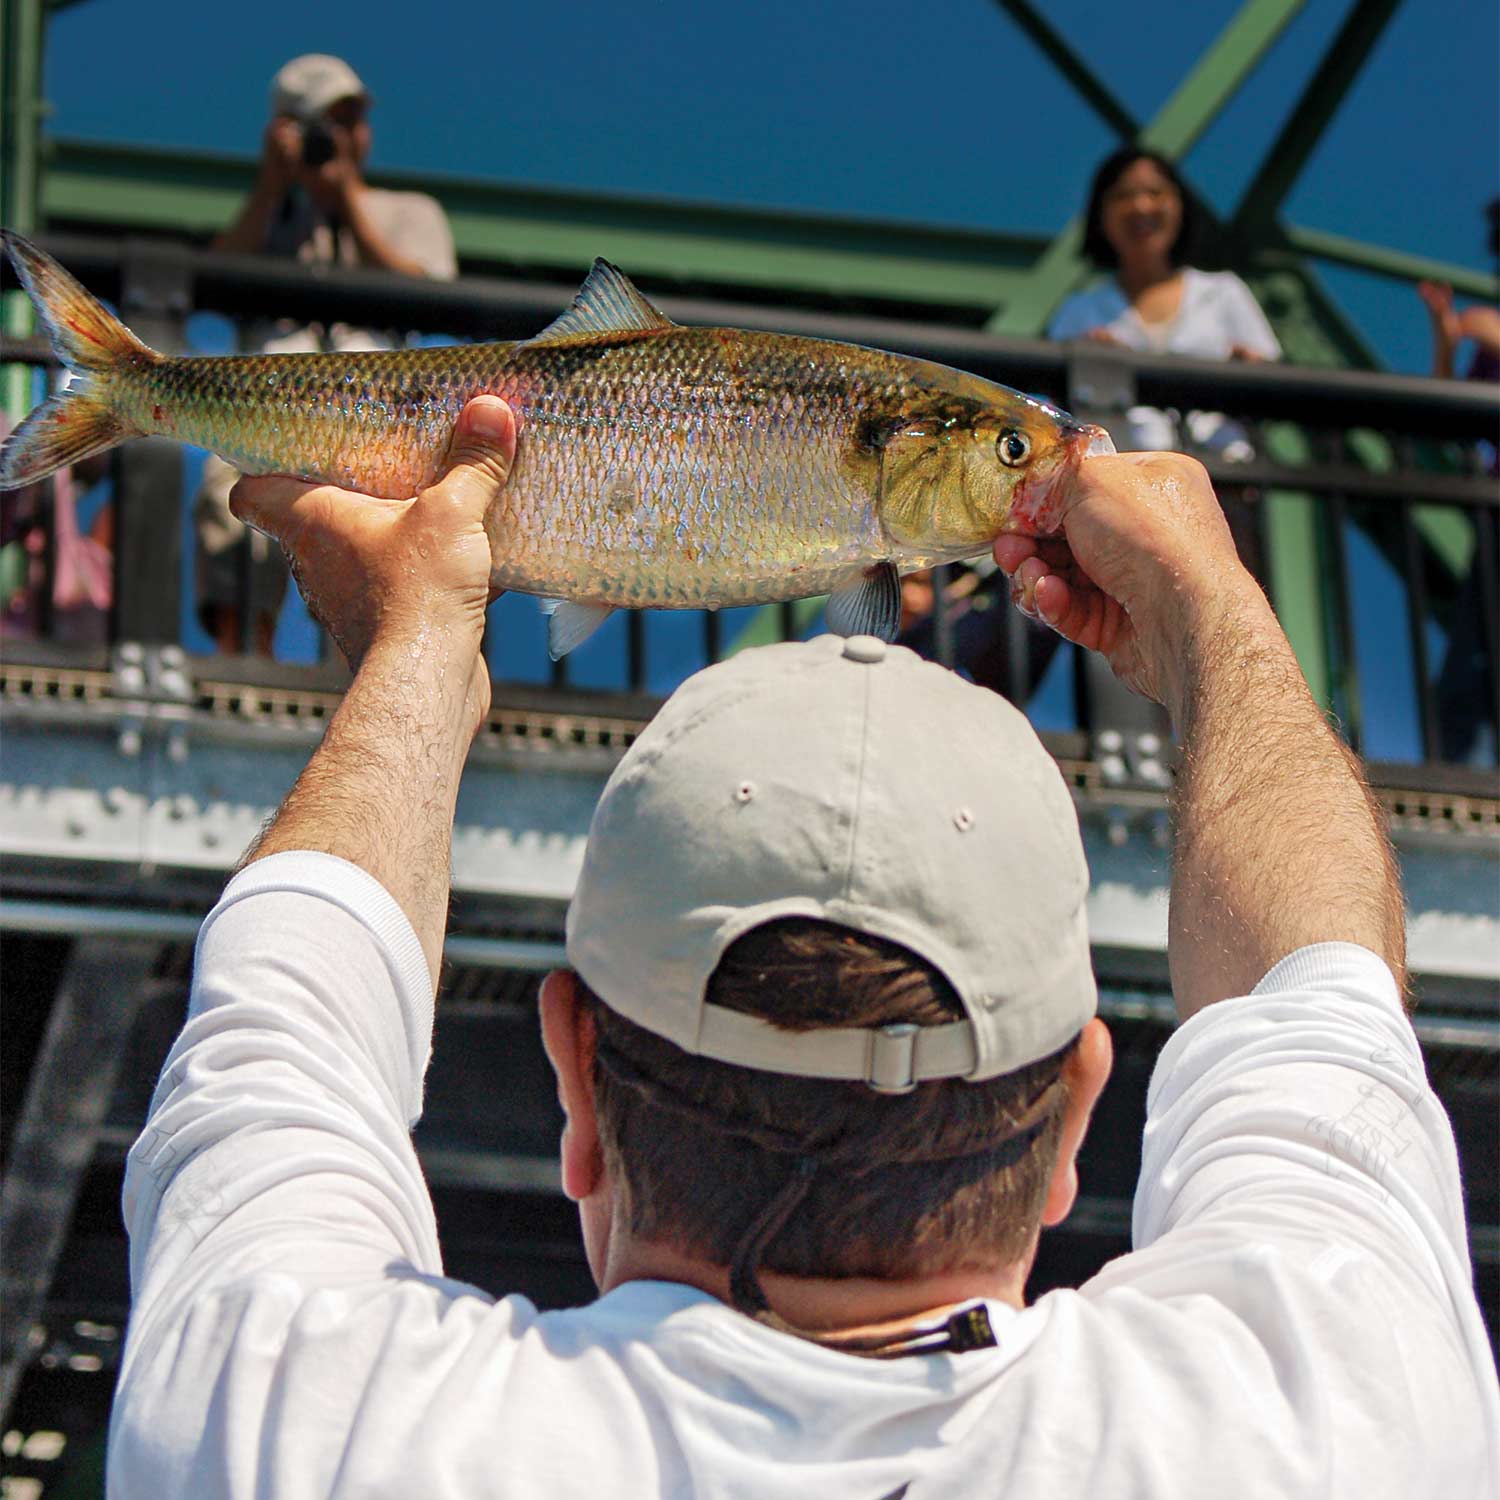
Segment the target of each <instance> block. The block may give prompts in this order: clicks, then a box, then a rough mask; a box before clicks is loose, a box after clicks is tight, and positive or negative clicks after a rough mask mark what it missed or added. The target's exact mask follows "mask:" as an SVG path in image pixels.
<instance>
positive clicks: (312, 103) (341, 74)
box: [271, 52, 370, 121]
mask: <svg viewBox="0 0 1500 1500" xmlns="http://www.w3.org/2000/svg"><path fill="white" fill-rule="evenodd" d="M369 97H370V91H369V90H368V89H367V88H366V87H365V86H364V84H363V83H362V82H361V81H360V77H359V74H358V73H356V72H355V71H354V69H353V68H351V67H350V66H349V64H348V63H346V62H345V61H344V60H343V58H341V57H329V56H328V54H327V53H325V52H308V53H305V54H304V55H303V56H301V57H294V58H293V59H292V60H291V61H290V62H289V63H287V64H285V65H284V66H283V67H282V69H281V71H280V72H279V73H278V74H277V75H276V76H275V77H274V78H273V79H272V80H271V113H272V114H273V115H294V116H296V118H297V119H299V120H303V121H310V120H316V119H317V118H318V116H319V115H321V114H322V113H323V111H324V110H325V109H327V108H328V107H329V105H331V104H337V103H338V102H339V100H340V99H368V98H369Z"/></svg>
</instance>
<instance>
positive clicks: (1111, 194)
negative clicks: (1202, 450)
mask: <svg viewBox="0 0 1500 1500" xmlns="http://www.w3.org/2000/svg"><path fill="white" fill-rule="evenodd" d="M1195 220H1196V214H1195V210H1194V205H1193V200H1192V196H1191V194H1189V193H1188V191H1187V189H1186V187H1185V186H1184V184H1183V181H1182V179H1181V177H1179V176H1178V174H1177V170H1176V168H1175V167H1174V166H1173V165H1172V163H1171V162H1170V161H1168V160H1167V158H1166V157H1164V156H1160V155H1158V154H1157V153H1156V152H1154V151H1146V150H1142V149H1141V148H1140V147H1138V146H1126V147H1123V148H1122V149H1121V150H1119V151H1116V152H1114V153H1113V154H1112V155H1111V156H1109V157H1107V158H1106V159H1105V160H1104V161H1103V162H1102V163H1101V164H1100V166H1099V169H1098V170H1097V171H1096V172H1095V173H1094V181H1093V184H1092V186H1091V187H1090V189H1089V200H1088V209H1087V212H1086V215H1085V229H1084V251H1085V253H1086V254H1087V255H1088V256H1089V258H1090V259H1091V260H1092V261H1093V262H1094V264H1095V265H1096V266H1098V267H1099V268H1100V269H1101V270H1107V271H1113V273H1114V274H1113V276H1112V277H1110V279H1109V280H1107V281H1104V282H1101V283H1100V284H1099V285H1098V286H1095V287H1092V288H1090V289H1089V290H1087V291H1084V292H1080V293H1079V294H1078V295H1077V296H1074V297H1070V298H1069V299H1068V300H1067V301H1066V302H1064V303H1063V305H1062V307H1061V308H1060V309H1059V310H1058V312H1057V316H1056V317H1055V318H1054V319H1053V320H1052V325H1051V327H1050V328H1049V329H1048V333H1049V334H1050V336H1051V337H1053V338H1055V339H1074V338H1088V339H1093V340H1095V341H1096V342H1099V343H1104V344H1118V345H1121V346H1123V347H1125V348H1127V349H1136V350H1139V351H1140V352H1142V353H1151V354H1185V355H1190V356H1193V357H1195V358H1198V359H1245V360H1261V359H1279V358H1280V357H1281V345H1280V344H1279V343H1277V341H1276V335H1275V334H1274V333H1272V331H1271V325H1270V324H1269V323H1268V322H1267V321H1266V315H1265V314H1264V313H1263V312H1262V311H1261V310H1260V306H1259V304H1258V303H1257V302H1256V300H1255V296H1254V294H1253V293H1252V292H1251V290H1250V288H1249V287H1247V286H1246V285H1245V283H1244V282H1243V281H1241V280H1240V278H1239V277H1238V276H1236V275H1235V274H1234V272H1233V271H1200V270H1198V269H1197V268H1196V267H1194V266H1192V265H1189V264H1188V263H1187V262H1188V259H1189V257H1190V255H1191V253H1192V250H1193V236H1194V231H1195V228H1196V223H1195ZM1185 426H1186V428H1187V433H1186V436H1187V437H1189V438H1190V439H1191V440H1192V441H1193V442H1194V443H1196V444H1198V445H1200V446H1207V447H1212V448H1217V449H1220V450H1222V451H1224V452H1225V453H1226V454H1234V453H1236V452H1237V451H1238V449H1237V445H1239V446H1243V445H1244V444H1245V438H1244V433H1243V430H1242V429H1241V428H1240V427H1239V426H1238V425H1237V424H1235V423H1232V422H1228V421H1226V420H1225V419H1224V417H1223V416H1222V415H1220V414H1219V413H1217V412H1190V413H1189V414H1188V417H1187V419H1186V423H1185ZM1124 436H1125V443H1124V445H1123V446H1126V447H1129V448H1136V449H1146V448H1175V447H1177V446H1178V445H1179V442H1180V441H1181V438H1180V436H1179V434H1178V432H1177V430H1176V422H1175V420H1174V418H1173V417H1172V416H1171V415H1170V414H1169V413H1166V412H1161V411H1157V410H1155V409H1154V408H1151V407H1135V408H1133V409H1132V410H1131V412H1130V417H1129V422H1128V424H1127V431H1126V433H1125V434H1124ZM1244 456H1248V449H1246V450H1245V455H1244Z"/></svg>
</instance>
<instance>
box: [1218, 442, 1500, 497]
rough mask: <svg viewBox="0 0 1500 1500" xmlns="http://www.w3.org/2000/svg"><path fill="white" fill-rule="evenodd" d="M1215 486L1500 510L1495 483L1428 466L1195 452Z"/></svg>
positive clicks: (1499, 488)
mask: <svg viewBox="0 0 1500 1500" xmlns="http://www.w3.org/2000/svg"><path fill="white" fill-rule="evenodd" d="M1196 456H1197V457H1198V458H1199V459H1201V460H1202V462H1203V465H1204V467H1205V468H1206V469H1207V470H1208V472H1209V476H1210V477H1211V478H1212V479H1213V481H1214V483H1215V484H1239V485H1245V484H1254V485H1263V486H1266V487H1267V488H1276V489H1297V490H1311V491H1314V492H1316V498H1318V499H1319V500H1320V501H1323V500H1325V498H1326V496H1327V495H1328V494H1329V493H1334V494H1342V495H1345V496H1347V497H1348V498H1349V499H1351V500H1373V501H1389V502H1390V503H1392V504H1395V505H1407V504H1410V503H1411V502H1412V501H1419V502H1420V503H1422V504H1424V505H1468V506H1487V507H1489V508H1490V509H1496V508H1500V484H1497V483H1496V482H1495V481H1494V480H1493V479H1490V478H1488V477H1481V476H1478V475H1470V474H1444V473H1441V472H1438V471H1432V470H1428V469H1397V470H1393V471H1392V472H1391V473H1388V474H1381V473H1377V472H1374V471H1373V470H1370V469H1356V468H1353V467H1350V466H1348V465H1344V464H1307V465H1300V464H1277V463H1272V462H1269V461H1268V460H1266V459H1263V458H1253V459H1250V460H1249V461H1248V462H1245V463H1226V462H1225V461H1224V460H1223V459H1221V458H1216V457H1213V456H1211V455H1208V454H1203V453H1200V454H1197V455H1196Z"/></svg>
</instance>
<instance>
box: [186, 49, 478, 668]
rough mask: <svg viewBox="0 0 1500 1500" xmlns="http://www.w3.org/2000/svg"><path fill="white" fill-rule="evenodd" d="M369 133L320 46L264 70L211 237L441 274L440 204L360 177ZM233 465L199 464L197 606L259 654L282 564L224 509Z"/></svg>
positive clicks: (349, 346) (301, 335)
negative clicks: (226, 220) (252, 150)
mask: <svg viewBox="0 0 1500 1500" xmlns="http://www.w3.org/2000/svg"><path fill="white" fill-rule="evenodd" d="M370 140H371V132H370V95H369V91H368V90H367V89H366V88H365V86H364V83H363V82H362V81H361V80H360V77H359V75H358V74H357V73H356V72H355V71H354V69H353V68H351V67H350V66H349V64H348V63H346V62H344V61H343V60H342V59H341V58H337V57H330V56H327V55H325V54H322V53H308V54H307V55H305V56H303V57H295V58H293V59H292V60H291V61H290V62H289V63H287V64H286V65H285V66H284V67H283V68H282V69H281V71H280V72H278V73H277V74H276V76H275V78H273V79H272V80H271V118H270V120H269V122H268V123H267V125H266V129H265V134H264V136H263V137H262V140H261V156H260V167H259V170H258V171H257V173H256V178H255V186H254V187H253V188H252V189H251V191H250V194H249V196H248V197H247V198H246V199H245V201H244V202H243V204H241V206H240V211H239V213H238V215H237V216H236V217H235V220H234V223H233V224H231V225H230V226H229V228H228V229H226V230H225V231H224V232H223V233H222V234H220V235H219V236H218V237H217V238H216V239H215V240H214V242H213V248H214V249H215V250H221V251H225V252H228V253H231V254H240V255H247V254H248V255H276V256H282V257H286V258H290V259H295V260H299V261H302V262H304V263H306V264H308V265H338V266H351V267H353V266H363V267H369V268H373V269H377V270H385V271H393V272H396V273H397V274H399V275H402V276H429V277H432V278H433V279H434V280H438V281H451V280H452V279H453V277H454V276H455V275H456V274H457V271H458V264H457V258H456V256H455V254H454V249H453V234H452V231H451V230H450V229H449V227H448V220H447V217H446V216H445V215H444V213H443V210H442V207H441V205H440V204H439V203H438V202H437V200H436V199H435V198H432V197H429V196H428V195H427V194H426V193H408V192H393V191H391V190H389V189H387V188H378V187H371V186H370V184H369V183H367V182H366V181H365V177H364V166H365V161H366V159H367V158H368V156H369V154H370ZM396 342H397V340H396V339H395V337H394V336H392V335H391V334H389V333H382V332H379V331H377V330H374V329H369V328H355V327H351V326H349V325H348V324H345V323H332V324H329V325H327V326H324V325H321V324H311V325H300V324H297V323H296V322H294V321H292V320H290V319H283V320H280V321H270V320H265V321H257V322H252V323H247V324H245V325H243V326H242V328H241V330H240V348H241V349H242V351H244V352H246V353H276V354H292V353H311V352H314V351H317V350H338V351H348V350H359V349H389V348H394V347H395V345H396ZM238 477H239V476H238V474H237V473H236V472H235V470H234V469H233V468H231V467H230V466H229V465H228V464H226V463H225V462H224V461H223V460H222V459H220V458H217V457H210V458H209V459H208V460H207V462H206V463H205V465H204V470H203V480H202V483H201V485H200V487H199V491H198V496H197V498H196V500H195V502H194V522H195V529H196V532H197V597H198V617H199V620H200V622H201V623H202V625H203V628H204V629H205V630H206V631H207V632H208V633H209V635H211V636H212V637H213V638H214V643H215V645H217V646H218V648H219V650H221V651H226V652H235V651H240V650H249V651H254V652H256V653H258V654H260V655H262V656H269V655H270V654H271V642H272V637H273V635H274V633H275V628H276V616H277V613H278V612H279V610H280V608H281V601H282V599H283V598H284V597H285V594H286V583H287V571H286V564H285V563H284V562H283V560H282V558H281V554H280V552H279V551H278V550H277V549H276V548H275V547H273V546H271V545H270V544H269V543H268V542H267V541H266V539H265V538H264V537H261V536H251V537H248V538H247V537H246V534H245V528H244V527H243V526H242V525H241V524H240V522H239V521H237V520H236V519H235V518H234V516H232V515H231V514H230V511H229V491H230V489H231V488H232V487H233V485H234V482H235V480H236V479H237V478H238ZM246 547H249V548H250V557H249V560H248V562H247V560H246V558H245V556H244V549H245V548H246ZM247 584H248V593H249V597H248V600H243V599H242V595H243V594H244V593H245V590H246V587H247ZM246 604H248V608H249V630H248V635H247V633H246V631H245V621H244V618H243V614H242V610H243V609H244V608H245V606H246Z"/></svg>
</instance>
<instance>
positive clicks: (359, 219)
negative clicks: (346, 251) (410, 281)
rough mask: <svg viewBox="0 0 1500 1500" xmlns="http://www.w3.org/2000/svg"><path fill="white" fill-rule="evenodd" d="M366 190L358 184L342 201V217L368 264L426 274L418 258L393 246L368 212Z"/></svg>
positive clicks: (400, 272) (402, 271)
mask: <svg viewBox="0 0 1500 1500" xmlns="http://www.w3.org/2000/svg"><path fill="white" fill-rule="evenodd" d="M367 191H368V190H367V189H366V187H365V186H364V184H362V183H361V184H359V185H358V186H357V187H356V188H355V189H354V191H352V192H351V193H349V195H348V197H347V198H346V199H345V201H344V217H345V221H346V222H347V223H348V225H349V232H350V233H351V234H352V235H353V236H354V241H355V243H356V244H357V245H358V246H359V250H360V254H361V255H362V256H363V257H364V259H365V260H366V261H367V262H369V264H371V265H374V266H379V267H381V268H382V269H383V270H386V271H395V272H396V273H397V274H398V275H401V276H425V275H426V274H427V272H426V268H425V267H424V266H423V265H422V263H421V262H420V261H418V260H415V259H413V258H412V257H411V256H410V255H407V254H406V253H405V252H404V251H402V250H400V249H398V248H397V247H396V246H395V245H393V244H392V243H391V241H390V239H389V238H388V237H387V236H386V235H385V234H384V233H383V232H382V230H381V228H380V226H379V225H378V224H377V223H376V222H375V220H374V218H373V217H372V216H371V214H370V207H369V199H368V198H367V197H366V193H367Z"/></svg>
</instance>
